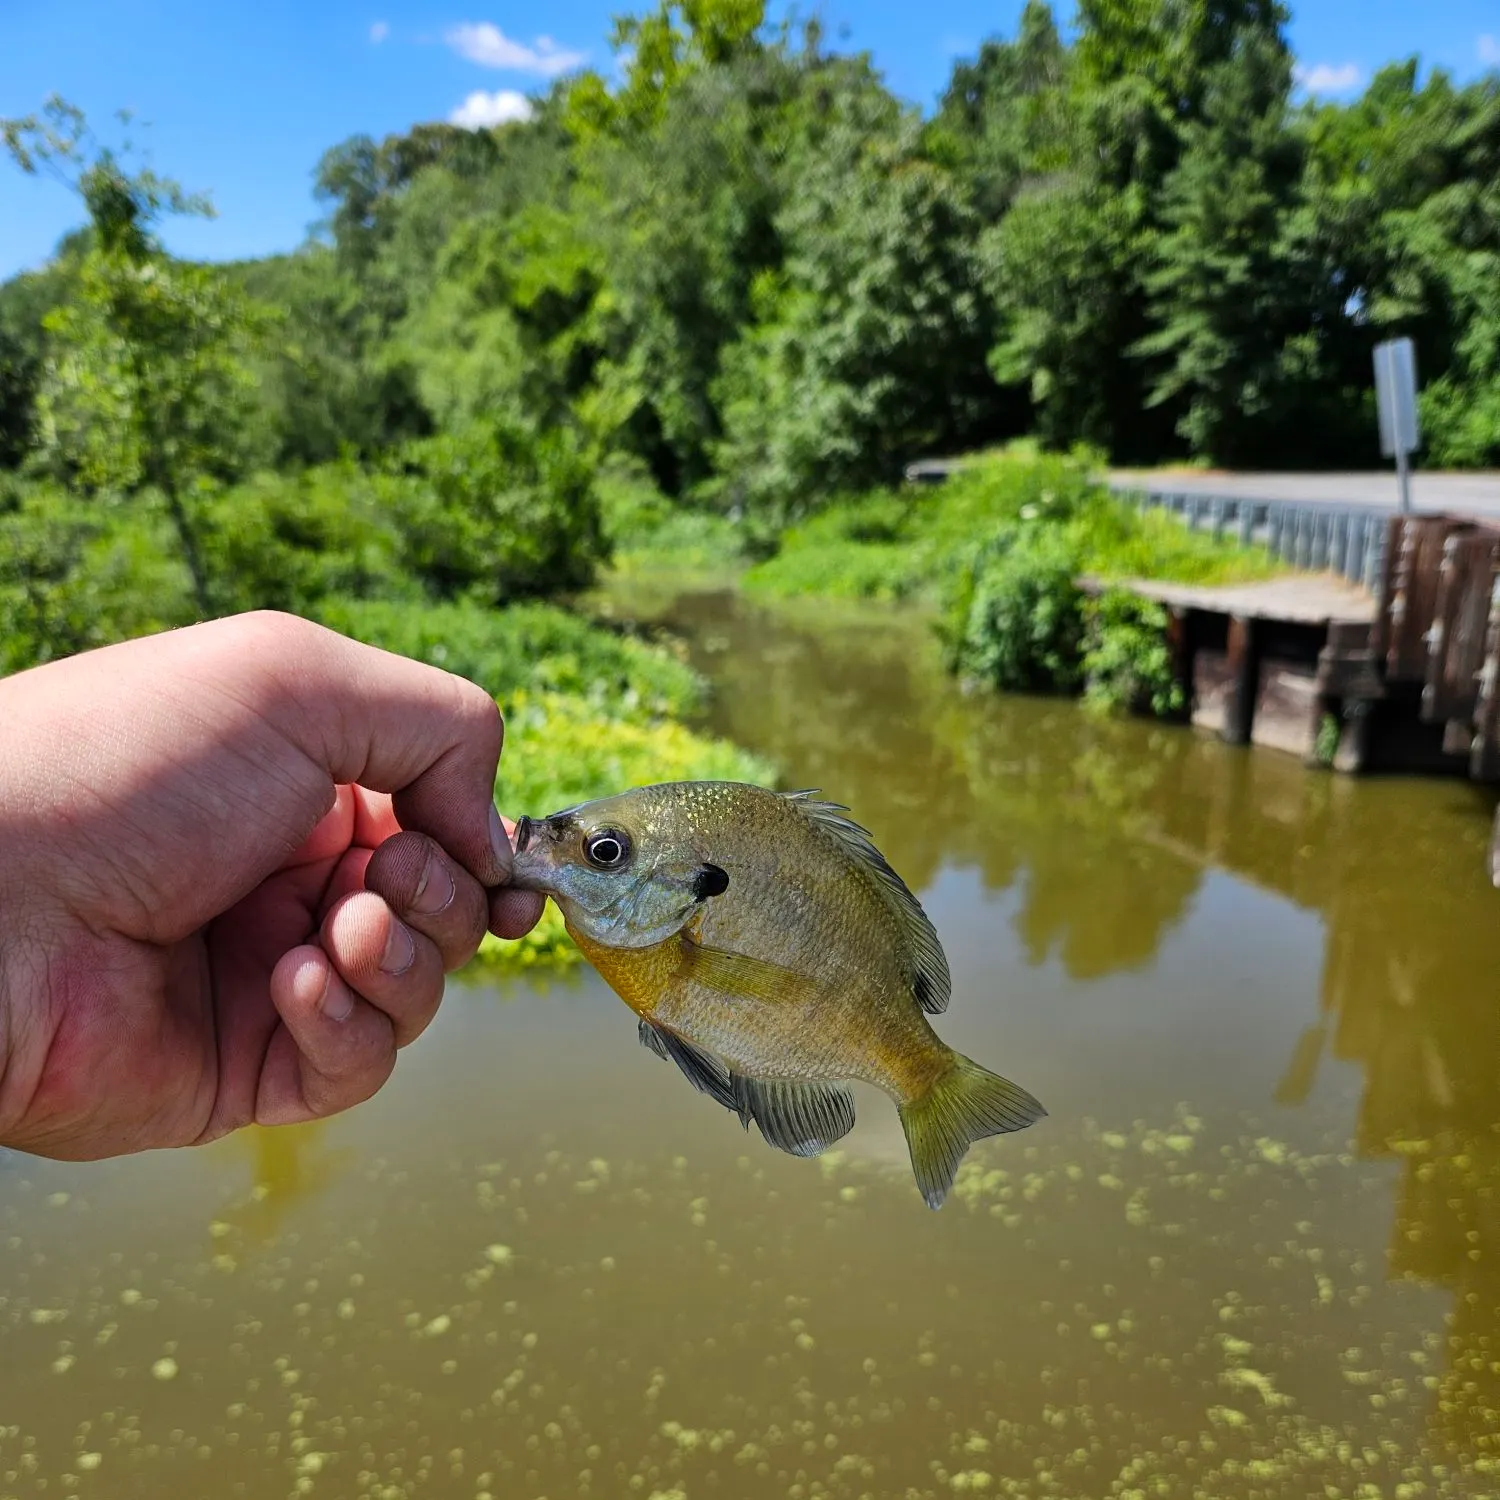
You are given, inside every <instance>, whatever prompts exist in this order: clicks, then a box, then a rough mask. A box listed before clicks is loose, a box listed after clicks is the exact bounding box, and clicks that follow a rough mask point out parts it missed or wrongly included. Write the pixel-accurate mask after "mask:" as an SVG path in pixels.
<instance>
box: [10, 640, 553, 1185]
mask: <svg viewBox="0 0 1500 1500" xmlns="http://www.w3.org/2000/svg"><path fill="white" fill-rule="evenodd" d="M500 743H501V723H500V715H499V713H498V712H497V710H496V708H495V705H494V703H493V702H492V701H491V700H490V698H489V697H488V695H486V694H485V693H484V692H482V691H481V690H480V689H479V688H477V687H474V686H473V685H472V684H470V683H467V682H465V681H463V680H462V679H461V678H458V677H454V676H451V675H450V674H448V673H446V672H441V671H438V670H437V669H436V668H433V667H427V666H422V665H419V664H417V663H415V662H410V661H407V660H405V659H404V658H402V657H397V656H391V655H389V654H387V653H385V652H382V651H377V650H375V649H373V648H372V647H369V646H363V645H359V644H356V643H355V642H352V641H348V640H346V639H344V637H342V636H339V635H336V634H334V633H333V632H332V631H328V630H324V629H322V628H321V627H319V626H316V625H312V624H309V623H308V622H306V621H303V620H299V619H296V618H295V617H293V616H289V615H277V614H253V615H241V616H237V617H234V618H231V619H227V620H219V621H214V622H212V623H209V624H205V625H197V626H193V627H191V628H189V629H185V630H179V631H174V632H170V633H168V634H165V635H159V636H152V637H148V638H146V639H143V640H138V641H131V642H127V643H125V644H123V645H119V646H111V647H108V648H106V649H104V650H100V651H94V652H89V653H86V654H85V655H82V656H78V657H74V658H71V659H70V660H67V661H62V662H57V663H53V664H51V665H48V666H45V667H41V668H37V669H35V670H33V671H30V672H25V673H21V674H19V675H17V676H15V677H12V678H9V679H6V680H4V681H0V1145H5V1146H11V1147H15V1148H17V1149H20V1150H23V1151H31V1152H35V1153H38V1154H41V1155H46V1156H54V1157H59V1158H65V1159H72V1160H86V1159H90V1158H95V1157H102V1156H113V1155H118V1154H122V1153H125V1152H129V1151H138V1150H144V1149H147V1148H150V1147H156V1146H181V1145H191V1144H196V1143H200V1142H205V1141H210V1140H213V1139H215V1138H216V1137H218V1136H221V1135H223V1134H225V1133H226V1132H227V1131H230V1130H234V1129H236V1128H238V1127H240V1126H242V1125H247V1124H249V1123H251V1122H252V1121H253V1122H259V1123H261V1124H286V1123H291V1122H295V1121H299V1120H308V1119H314V1118H317V1117H321V1116H325V1115H330V1114H335V1113H337V1112H338V1111H340V1110H343V1109H347V1108H349V1107H350V1106H351V1105H354V1104H357V1103H359V1102H360V1101H362V1100H364V1099H367V1098H368V1097H369V1096H370V1095H371V1094H373V1093H374V1092H375V1091H376V1090H377V1089H378V1088H379V1087H380V1086H381V1085H382V1084H383V1083H384V1082H385V1080H386V1079H387V1078H388V1077H389V1076H390V1072H391V1069H392V1068H393V1067H394V1066H395V1061H396V1052H397V1049H398V1048H400V1047H403V1046H405V1045H406V1044H407V1043H409V1042H410V1041H412V1040H413V1039H414V1038H415V1037H416V1036H417V1035H418V1034H419V1033H420V1032H421V1031H422V1029H423V1028H424V1027H425V1026H426V1025H427V1023H428V1022H429V1021H430V1020H431V1019H432V1016H433V1014H434V1012H435V1011H436V1009H437V1005H438V1002H439V1000H440V998H441V995H442V989H443V974H444V972H445V971H447V970H452V969H454V968H456V967H458V966H459V965H460V964H462V963H465V962H467V961H468V959H469V958H471V957H472V956H473V954H474V952H475V950H476V949H477V947H478V946H479V943H480V940H481V939H482V937H483V935H484V932H485V929H486V927H487V926H488V927H490V928H492V929H493V930H494V931H495V932H496V933H497V934H499V935H500V936H503V937H517V936H520V935H521V934H522V933H524V932H525V931H527V930H528V929H529V928H530V927H532V926H533V925H534V924H535V922H536V920H537V918H538V917H539V916H540V914H541V900H540V898H539V897H536V896H534V895H532V894H530V893H527V892H521V891H514V890H508V889H506V888H505V882H506V881H507V880H508V879H509V876H510V862H511V850H510V843H509V838H508V833H509V832H510V831H511V830H509V829H507V828H506V827H505V826H504V825H503V823H502V820H501V819H500V818H499V815H498V814H497V813H496V812H495V808H494V803H493V800H492V798H493V787H494V775H495V767H496V763H497V760H498V757H499V753H500ZM403 830H404V831H403ZM497 888H498V889H497Z"/></svg>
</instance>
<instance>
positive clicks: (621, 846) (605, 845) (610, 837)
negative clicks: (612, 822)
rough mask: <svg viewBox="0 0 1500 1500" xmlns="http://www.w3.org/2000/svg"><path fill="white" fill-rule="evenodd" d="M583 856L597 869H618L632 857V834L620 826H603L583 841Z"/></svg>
mask: <svg viewBox="0 0 1500 1500" xmlns="http://www.w3.org/2000/svg"><path fill="white" fill-rule="evenodd" d="M583 856H584V858H585V859H586V860H588V862H589V863H590V864H591V865H593V866H594V868H595V869H596V870H618V869H619V868H620V866H621V865H623V864H624V863H625V861H626V860H627V859H629V858H630V835H629V834H628V833H626V832H625V831H624V830H623V829H619V828H601V829H600V830H599V831H598V832H597V833H591V834H590V835H589V836H588V838H586V839H585V840H584V841H583Z"/></svg>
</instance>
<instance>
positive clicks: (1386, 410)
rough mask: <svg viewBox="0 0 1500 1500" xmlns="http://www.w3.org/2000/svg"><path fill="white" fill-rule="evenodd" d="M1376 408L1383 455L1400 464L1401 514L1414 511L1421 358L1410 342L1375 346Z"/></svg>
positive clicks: (1398, 470) (1398, 477)
mask: <svg viewBox="0 0 1500 1500" xmlns="http://www.w3.org/2000/svg"><path fill="white" fill-rule="evenodd" d="M1375 405H1376V407H1377V409H1378V410H1379V412H1380V451H1381V452H1382V453H1383V454H1384V455H1385V456H1386V457H1387V458H1394V459H1395V460H1396V479H1397V482H1398V483H1399V484H1400V486H1401V513H1402V514H1403V515H1406V514H1408V513H1409V512H1410V511H1411V471H1410V466H1409V463H1408V460H1409V458H1410V456H1411V455H1412V454H1413V453H1415V452H1416V450H1417V449H1418V448H1419V447H1420V446H1421V441H1422V436H1421V433H1420V431H1419V430H1418V426H1417V354H1416V349H1415V347H1414V346H1413V344H1412V341H1411V340H1410V339H1388V340H1387V341H1386V342H1385V343H1383V344H1376V346H1375Z"/></svg>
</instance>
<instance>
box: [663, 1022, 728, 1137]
mask: <svg viewBox="0 0 1500 1500" xmlns="http://www.w3.org/2000/svg"><path fill="white" fill-rule="evenodd" d="M640 1036H641V1046H643V1047H644V1048H645V1049H646V1051H648V1052H654V1053H655V1054H656V1055H657V1056H658V1057H660V1058H662V1059H663V1060H665V1061H666V1062H674V1063H676V1064H677V1066H678V1067H679V1068H680V1069H681V1070H682V1076H683V1077H684V1078H686V1079H687V1081H688V1082H689V1083H690V1084H692V1086H693V1087H694V1088H695V1089H697V1090H698V1091H699V1092H700V1093H703V1094H707V1095H708V1097H709V1098H710V1099H714V1100H717V1101H718V1102H719V1103H720V1104H722V1105H723V1106H724V1108H725V1109H732V1110H734V1111H735V1112H736V1113H738V1112H739V1107H740V1105H739V1099H738V1096H737V1095H736V1094H735V1091H734V1084H733V1081H732V1079H731V1076H730V1072H729V1069H728V1068H727V1067H725V1065H724V1064H723V1063H721V1062H720V1061H719V1059H718V1058H717V1057H714V1056H713V1055H712V1054H711V1053H708V1052H705V1051H703V1049H702V1048H701V1047H695V1046H694V1045H693V1044H692V1043H691V1042H688V1041H684V1040H683V1039H682V1038H681V1037H680V1036H678V1035H677V1033H676V1032H675V1031H671V1030H669V1029H668V1028H667V1027H665V1026H658V1025H657V1024H656V1023H655V1022H654V1021H648V1020H646V1018H645V1017H644V1016H643V1017H642V1018H641V1026H640Z"/></svg>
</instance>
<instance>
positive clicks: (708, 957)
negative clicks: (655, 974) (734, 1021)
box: [682, 933, 813, 1002]
mask: <svg viewBox="0 0 1500 1500" xmlns="http://www.w3.org/2000/svg"><path fill="white" fill-rule="evenodd" d="M682 962H683V966H684V967H685V968H686V970H687V972H688V975H689V977H690V978H692V979H694V980H695V981H696V982H697V983H699V984H701V985H704V986H706V987H707V988H708V989H711V990H718V991H720V992H721V993H723V994H726V995H739V996H742V997H743V998H745V999H747V1000H768V1001H772V1002H776V1001H786V1000H791V999H794V998H797V997H799V996H804V995H806V994H807V992H808V991H809V990H810V989H811V988H812V987H813V985H812V981H811V980H810V979H808V978H806V977H805V976H803V975H801V974H798V973H796V972H795V971H794V970H792V969H784V968H782V966H781V965H780V964H773V963H771V962H769V961H768V960H767V959H763V958H752V957H751V956H750V955H749V954H748V953H731V952H729V951H728V950H727V949H725V948H710V947H706V946H705V945H704V944H702V943H699V942H696V941H695V940H694V939H693V938H692V937H690V936H688V935H687V934H686V933H684V934H683V938H682Z"/></svg>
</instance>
